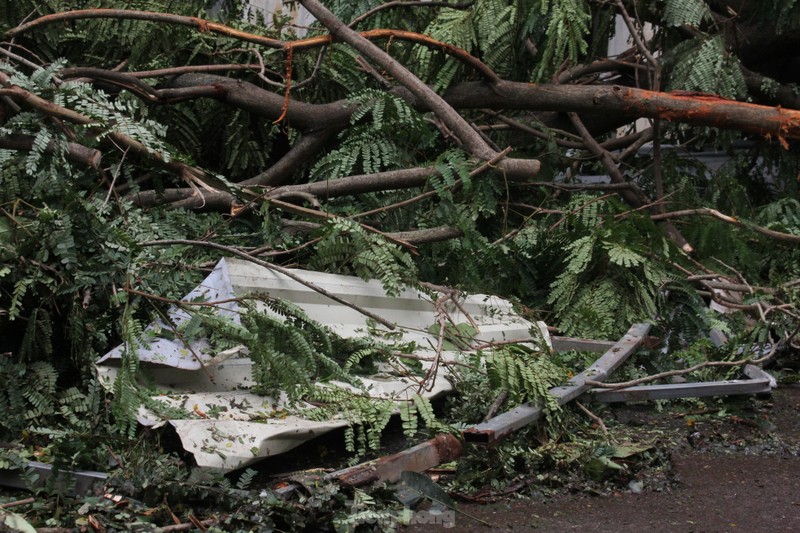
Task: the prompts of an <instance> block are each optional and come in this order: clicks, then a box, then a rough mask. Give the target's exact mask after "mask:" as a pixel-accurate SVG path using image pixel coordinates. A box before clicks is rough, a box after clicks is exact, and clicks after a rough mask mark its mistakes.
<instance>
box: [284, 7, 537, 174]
mask: <svg viewBox="0 0 800 533" xmlns="http://www.w3.org/2000/svg"><path fill="white" fill-rule="evenodd" d="M300 3H301V4H302V5H303V6H304V7H305V8H306V9H307V10H308V11H309V12H310V13H311V14H312V15H314V16H315V17H316V18H317V20H319V21H320V22H321V23H322V24H323V25H324V26H325V27H326V28H328V30H330V32H331V34H332V35H334V36H335V37H336V38H338V39H340V40H341V41H343V42H346V43H348V44H349V45H350V46H352V47H353V48H355V49H356V50H357V51H358V52H360V53H361V54H363V55H364V56H365V57H367V58H369V59H371V60H372V61H374V62H375V63H376V64H378V65H380V66H381V67H382V68H383V69H384V70H386V71H387V72H388V73H389V74H390V75H392V76H393V77H394V78H395V80H397V81H398V82H399V83H400V84H402V85H403V86H404V87H405V88H406V89H408V90H409V91H411V93H412V94H413V95H414V96H415V97H416V98H418V99H419V100H420V101H422V102H423V103H424V104H425V106H426V108H427V109H429V110H430V111H432V112H433V113H434V114H435V115H436V116H437V118H439V120H441V121H442V122H443V123H444V124H445V125H446V126H447V127H448V128H450V130H452V131H453V133H454V134H455V135H456V136H457V137H458V139H459V140H460V141H461V142H462V143H463V145H464V147H465V148H466V149H467V150H468V151H469V152H470V153H471V154H472V155H474V156H475V157H478V158H480V159H483V160H489V159H492V158H493V157H494V156H495V155H496V154H497V152H496V151H495V150H493V149H492V148H491V147H490V146H489V145H487V143H486V141H485V140H484V139H483V138H482V137H481V136H480V134H479V133H478V132H477V131H475V129H474V128H473V127H472V126H471V125H470V124H469V123H468V122H467V121H466V120H464V118H463V117H462V116H461V115H459V114H458V113H457V112H456V111H455V109H453V108H452V107H451V106H450V105H448V104H447V102H445V101H444V100H443V99H442V98H441V97H440V96H439V95H438V94H436V93H435V92H434V91H433V90H432V89H431V88H430V87H428V86H427V85H425V83H423V82H422V80H420V79H419V78H417V77H416V76H414V75H413V74H412V73H411V72H410V71H409V70H408V69H407V68H405V67H404V66H403V65H401V64H400V63H399V62H398V61H397V60H395V59H394V58H393V57H391V56H390V55H389V54H387V53H386V52H384V51H383V50H381V49H380V48H378V47H377V46H375V45H374V44H372V43H371V42H370V41H369V40H367V39H366V38H365V37H364V36H362V35H359V34H358V33H357V32H355V31H353V30H351V29H350V28H348V27H347V26H346V25H345V24H344V23H343V22H342V21H341V20H339V19H338V18H336V17H335V16H334V15H333V13H331V12H330V11H328V9H327V8H326V7H325V6H323V5H322V4H321V3H320V2H319V1H318V0H300ZM499 168H500V170H502V171H503V172H505V173H507V174H509V175H511V176H512V177H517V178H529V177H532V176H534V175H536V174H537V173H538V172H539V168H540V165H539V162H538V161H536V160H523V159H504V160H503V161H502V162H501V163H500V164H499Z"/></svg>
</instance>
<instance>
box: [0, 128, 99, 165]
mask: <svg viewBox="0 0 800 533" xmlns="http://www.w3.org/2000/svg"><path fill="white" fill-rule="evenodd" d="M33 141H34V137H33V136H31V135H6V136H2V137H0V148H5V149H8V150H24V151H27V152H29V151H31V150H33ZM60 149H61V148H60V147H58V146H56V144H55V142H53V141H50V143H49V144H48V145H47V148H45V153H48V154H53V153H58V152H59V150H60ZM63 150H64V157H66V158H67V159H68V160H70V161H72V162H73V163H77V164H79V165H85V166H87V167H89V168H91V169H93V170H99V169H100V158H101V154H100V151H99V150H95V149H94V148H89V147H87V146H84V145H82V144H78V143H72V142H71V143H67V144H66V145H65V146H64V147H63Z"/></svg>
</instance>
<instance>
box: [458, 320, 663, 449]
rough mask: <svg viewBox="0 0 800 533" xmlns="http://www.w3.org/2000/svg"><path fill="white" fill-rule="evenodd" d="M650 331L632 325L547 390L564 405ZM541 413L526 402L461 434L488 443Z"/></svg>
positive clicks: (602, 376) (621, 359)
mask: <svg viewBox="0 0 800 533" xmlns="http://www.w3.org/2000/svg"><path fill="white" fill-rule="evenodd" d="M649 331H650V324H634V325H633V326H631V328H630V329H629V330H628V332H627V333H626V334H625V336H624V337H622V338H621V339H620V340H619V341H617V342H616V343H614V344H613V345H612V346H611V347H609V348H608V349H607V350H606V352H605V353H604V354H603V355H602V356H601V357H600V358H599V359H598V360H597V361H595V362H594V364H592V365H591V366H590V367H589V368H587V369H586V370H584V371H583V372H581V373H580V374H578V375H576V376H575V377H573V378H572V379H570V380H569V382H568V383H567V385H563V386H559V387H553V388H552V389H550V391H549V392H550V394H551V395H552V396H554V397H555V398H556V401H557V402H558V405H564V404H565V403H567V402H569V401H571V400H574V399H575V398H577V397H578V396H580V395H581V394H583V393H584V392H586V391H588V390H589V385H587V384H586V381H587V380H591V381H604V380H605V379H606V378H608V376H609V375H611V373H612V372H614V370H616V369H617V368H618V367H619V366H620V365H621V364H622V363H624V362H625V360H626V359H628V357H630V356H631V355H632V354H633V352H635V351H636V349H637V348H638V347H639V346H640V345H641V344H642V342H643V341H644V338H645V336H646V335H647V333H648V332H649ZM542 412H543V410H542V406H541V405H539V404H536V403H526V404H524V405H520V406H519V407H515V408H514V409H512V410H510V411H507V412H505V413H503V414H501V415H498V416H496V417H494V418H492V419H490V420H488V421H487V422H484V423H482V424H478V425H477V426H473V427H471V428H467V429H465V430H464V431H463V433H462V435H463V437H464V440H465V441H466V442H475V443H481V444H491V443H493V442H496V441H498V440H500V439H502V438H503V437H505V436H506V435H508V434H509V433H512V432H514V431H516V430H518V429H520V428H521V427H524V426H527V425H528V424H531V423H533V422H535V421H536V420H538V419H539V417H541V416H542Z"/></svg>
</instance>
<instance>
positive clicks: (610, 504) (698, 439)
mask: <svg viewBox="0 0 800 533" xmlns="http://www.w3.org/2000/svg"><path fill="white" fill-rule="evenodd" d="M615 417H616V418H617V419H618V420H620V421H623V422H625V423H626V424H632V425H633V426H634V427H637V426H638V427H642V429H643V430H644V429H645V428H648V429H651V428H653V427H658V428H659V429H660V430H663V431H665V432H668V433H670V434H671V435H672V436H673V437H674V442H675V443H677V444H676V445H675V446H674V449H673V450H672V464H673V468H672V470H671V472H670V477H671V482H670V483H667V484H658V485H657V486H655V487H654V488H655V489H656V490H653V489H654V488H649V487H647V482H646V481H645V487H644V491H643V492H641V493H639V494H634V493H633V492H631V491H629V490H623V491H620V492H615V493H612V494H611V495H608V496H590V495H586V494H582V493H577V494H575V493H573V494H560V495H557V496H554V497H549V498H538V499H524V500H520V499H516V500H507V501H505V502H500V503H494V504H490V505H477V504H462V505H461V506H460V510H461V511H463V512H464V513H467V514H469V515H472V516H474V517H477V518H479V519H480V520H482V521H484V522H487V523H489V524H491V527H490V526H487V525H484V524H482V523H480V522H478V521H476V520H473V519H470V518H468V517H467V516H465V515H463V514H457V515H456V518H455V527H454V528H453V529H451V530H450V531H490V530H501V531H537V532H538V531H552V532H561V531H580V532H614V533H617V532H637V533H639V532H662V531H663V532H747V533H750V532H779V531H787V532H789V531H791V532H796V531H800V454H798V450H800V388H782V389H779V390H777V391H775V393H774V395H773V399H772V401H771V402H758V403H757V404H756V406H755V407H754V408H753V409H752V410H751V411H750V412H746V413H744V414H741V415H736V416H734V415H729V416H711V417H706V418H704V417H702V416H701V417H697V420H696V421H693V422H692V421H687V417H675V416H674V415H671V414H666V413H658V412H657V411H655V410H654V409H652V408H622V409H620V410H618V411H616V412H615ZM437 530H438V531H444V529H443V528H441V527H439V528H437V527H435V526H432V525H425V526H421V525H419V526H415V527H410V528H407V531H409V532H412V531H437Z"/></svg>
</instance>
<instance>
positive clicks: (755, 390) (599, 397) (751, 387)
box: [589, 365, 775, 403]
mask: <svg viewBox="0 0 800 533" xmlns="http://www.w3.org/2000/svg"><path fill="white" fill-rule="evenodd" d="M744 374H745V376H747V377H748V378H749V379H734V380H729V381H707V382H702V383H670V384H668V385H639V386H635V387H628V388H625V389H592V390H590V391H589V395H590V397H591V399H592V400H594V401H595V402H601V403H614V402H641V401H647V400H670V399H675V398H702V397H706V396H733V395H736V394H769V393H771V392H772V389H773V387H775V378H773V377H772V376H770V375H769V374H767V373H766V372H764V371H763V370H761V369H760V368H758V367H757V366H754V365H746V366H745V367H744Z"/></svg>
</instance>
